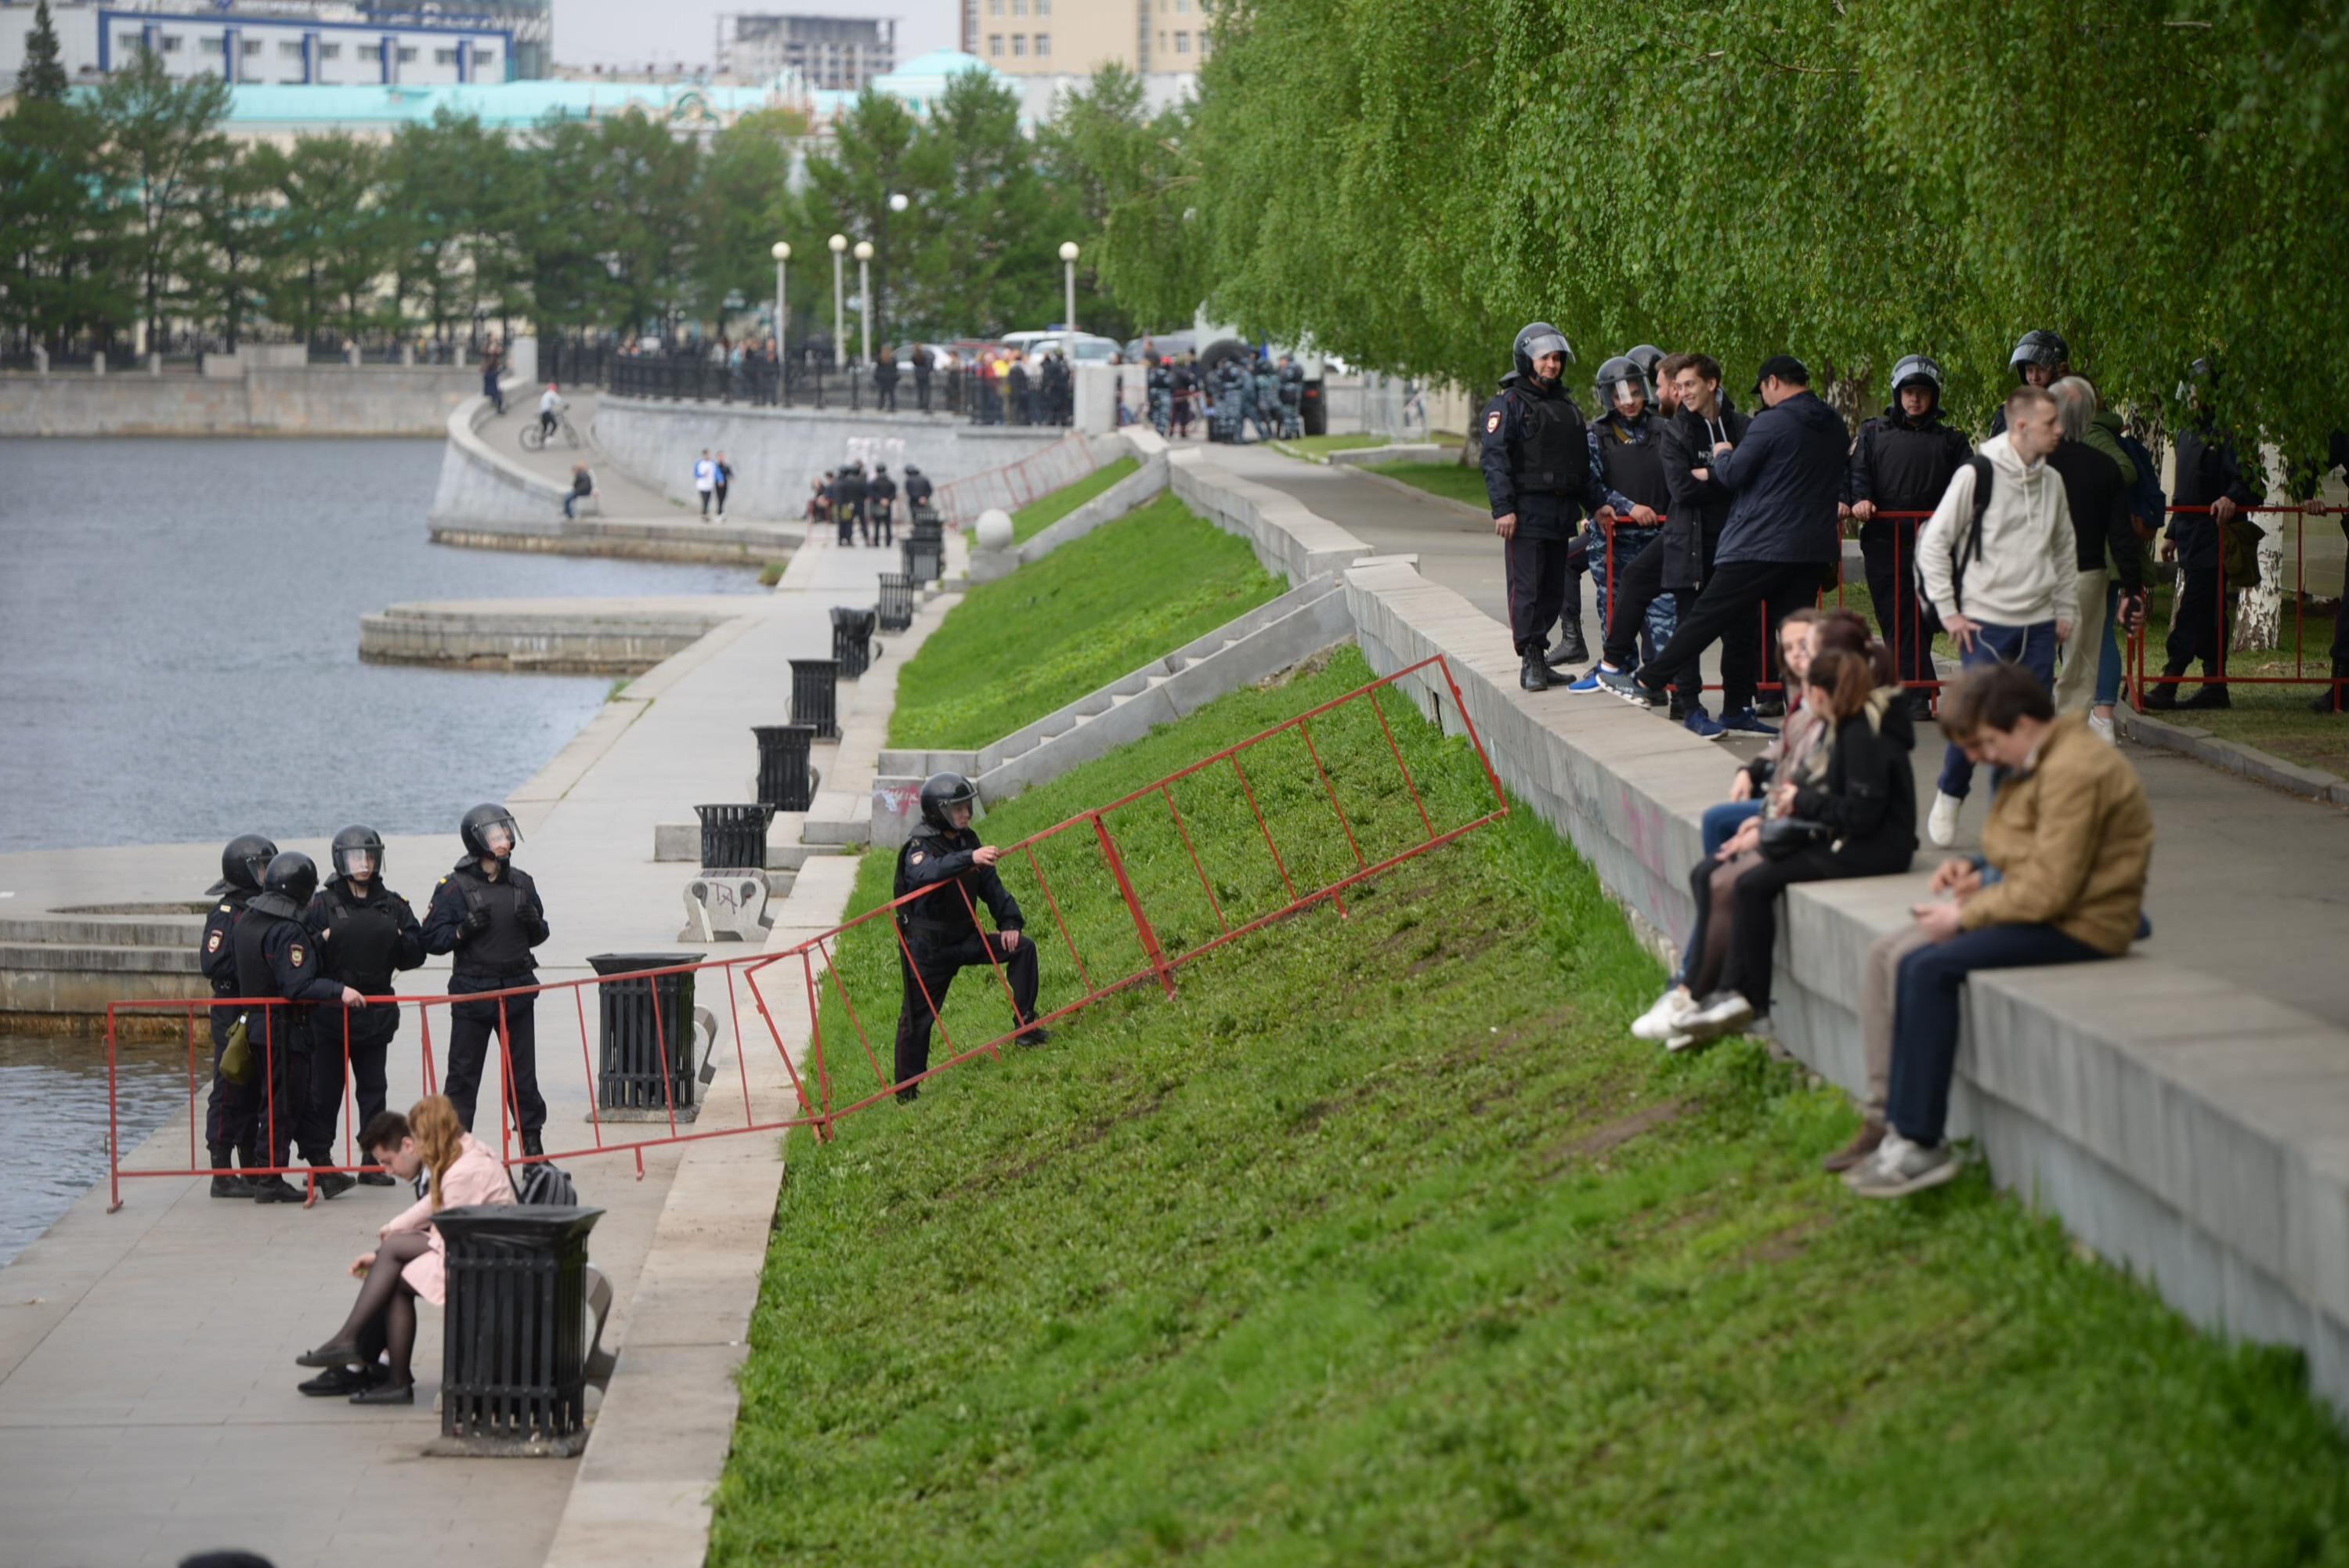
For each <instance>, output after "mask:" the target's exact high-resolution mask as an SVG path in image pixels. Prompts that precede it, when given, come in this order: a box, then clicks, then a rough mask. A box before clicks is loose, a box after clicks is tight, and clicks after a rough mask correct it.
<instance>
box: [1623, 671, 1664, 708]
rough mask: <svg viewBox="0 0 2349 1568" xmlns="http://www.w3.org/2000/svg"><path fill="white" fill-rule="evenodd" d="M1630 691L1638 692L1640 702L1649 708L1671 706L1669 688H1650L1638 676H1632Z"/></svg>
mask: <svg viewBox="0 0 2349 1568" xmlns="http://www.w3.org/2000/svg"><path fill="white" fill-rule="evenodd" d="M1631 689H1632V690H1634V691H1636V692H1638V693H1639V694H1640V701H1641V702H1644V703H1646V704H1647V705H1648V706H1649V707H1666V708H1668V707H1671V700H1672V692H1671V687H1670V686H1650V685H1649V684H1648V683H1647V682H1646V681H1643V680H1641V679H1640V677H1639V676H1632V677H1631Z"/></svg>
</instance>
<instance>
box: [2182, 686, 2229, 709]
mask: <svg viewBox="0 0 2349 1568" xmlns="http://www.w3.org/2000/svg"><path fill="white" fill-rule="evenodd" d="M2234 706H2235V699H2234V698H2233V697H2232V696H2229V695H2228V694H2227V688H2226V687H2225V686H2209V685H2207V684H2206V685H2205V686H2203V687H2202V689H2201V690H2200V691H2198V692H2196V693H2195V694H2194V695H2193V696H2189V697H2188V698H2187V699H2186V700H2185V701H2184V702H2181V703H2179V704H2178V707H2234Z"/></svg>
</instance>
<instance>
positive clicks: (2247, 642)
mask: <svg viewBox="0 0 2349 1568" xmlns="http://www.w3.org/2000/svg"><path fill="white" fill-rule="evenodd" d="M2260 460H2261V463H2262V464H2263V465H2264V466H2265V468H2266V469H2267V472H2268V476H2269V479H2268V484H2267V487H2266V497H2267V500H2268V504H2269V505H2271V506H2275V505H2289V504H2290V503H2291V500H2292V497H2290V496H2288V495H2286V494H2285V493H2284V492H2283V487H2282V485H2281V484H2279V483H2278V482H2277V479H2276V477H2277V476H2278V475H2281V474H2282V472H2283V463H2282V461H2281V459H2280V457H2279V454H2278V453H2277V451H2276V449H2274V448H2273V447H2268V446H2262V447H2261V449H2260ZM2251 521H2254V522H2256V523H2258V524H2259V525H2260V530H2261V535H2260V549H2259V563H2260V580H2259V581H2258V582H2257V583H2251V584H2248V585H2247V586H2246V587H2245V589H2244V591H2243V604H2242V611H2241V613H2240V614H2238V615H2237V616H2236V617H2235V635H2234V638H2233V641H2232V645H2233V646H2235V647H2237V648H2272V647H2274V646H2275V645H2276V643H2277V640H2278V638H2279V637H2280V636H2281V635H2282V630H2283V533H2284V527H2285V525H2286V524H2287V523H2290V522H2292V521H2294V520H2293V519H2291V518H2289V517H2287V516H2285V515H2283V514H2281V513H2277V512H2269V513H2266V514H2264V515H2262V516H2259V517H2255V518H2253V519H2252V520H2251Z"/></svg>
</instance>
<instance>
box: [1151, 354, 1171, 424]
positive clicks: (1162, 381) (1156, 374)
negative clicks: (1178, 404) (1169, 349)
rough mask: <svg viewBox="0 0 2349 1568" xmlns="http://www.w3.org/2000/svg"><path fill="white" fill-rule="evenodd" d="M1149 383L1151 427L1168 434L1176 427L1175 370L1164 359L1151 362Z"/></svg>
mask: <svg viewBox="0 0 2349 1568" xmlns="http://www.w3.org/2000/svg"><path fill="white" fill-rule="evenodd" d="M1149 385H1150V424H1151V428H1154V429H1155V430H1156V431H1157V432H1158V433H1159V435H1161V436H1165V435H1168V434H1170V433H1171V432H1172V431H1173V430H1174V371H1172V370H1171V369H1169V368H1167V366H1166V362H1165V361H1164V360H1163V359H1162V360H1154V361H1152V362H1151V366H1150V377H1149Z"/></svg>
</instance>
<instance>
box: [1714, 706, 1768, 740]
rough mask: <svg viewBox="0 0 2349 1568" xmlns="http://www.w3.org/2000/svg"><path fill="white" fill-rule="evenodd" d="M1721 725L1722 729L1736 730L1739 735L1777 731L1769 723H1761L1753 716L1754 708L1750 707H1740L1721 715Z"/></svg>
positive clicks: (1766, 733) (1765, 733)
mask: <svg viewBox="0 0 2349 1568" xmlns="http://www.w3.org/2000/svg"><path fill="white" fill-rule="evenodd" d="M1721 727H1722V728H1723V729H1733V730H1736V731H1737V732H1738V733H1740V734H1741V735H1775V734H1777V733H1778V732H1777V731H1776V730H1775V729H1774V728H1772V727H1770V726H1769V725H1766V724H1764V723H1763V722H1762V721H1761V720H1760V719H1759V718H1757V717H1754V710H1753V709H1752V708H1750V707H1741V708H1739V709H1738V710H1737V711H1736V712H1734V713H1724V714H1723V715H1722V716H1721Z"/></svg>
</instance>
